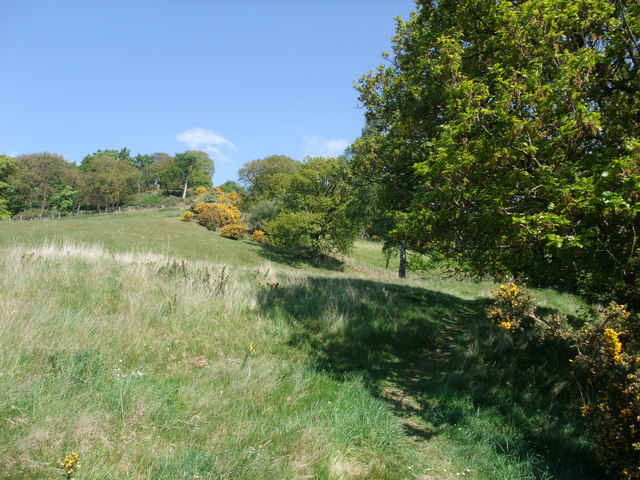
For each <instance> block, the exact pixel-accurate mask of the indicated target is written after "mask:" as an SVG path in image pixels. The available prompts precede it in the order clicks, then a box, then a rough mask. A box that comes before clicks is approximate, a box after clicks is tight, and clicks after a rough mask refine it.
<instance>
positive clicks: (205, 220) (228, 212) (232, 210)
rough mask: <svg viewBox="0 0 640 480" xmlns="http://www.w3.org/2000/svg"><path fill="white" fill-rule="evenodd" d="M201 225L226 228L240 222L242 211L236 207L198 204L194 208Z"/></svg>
mask: <svg viewBox="0 0 640 480" xmlns="http://www.w3.org/2000/svg"><path fill="white" fill-rule="evenodd" d="M193 211H194V213H195V214H196V215H197V217H198V223H199V224H200V225H204V226H209V225H210V224H214V225H215V226H218V227H224V226H225V225H230V224H232V223H238V222H239V221H240V210H239V209H238V207H236V206H234V205H226V204H222V203H207V202H198V203H196V204H195V206H194V207H193Z"/></svg>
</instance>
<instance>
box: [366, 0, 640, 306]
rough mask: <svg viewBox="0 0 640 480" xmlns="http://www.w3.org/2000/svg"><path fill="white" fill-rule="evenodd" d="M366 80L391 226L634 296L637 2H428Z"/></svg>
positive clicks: (369, 143) (371, 170)
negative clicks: (386, 61) (389, 53)
mask: <svg viewBox="0 0 640 480" xmlns="http://www.w3.org/2000/svg"><path fill="white" fill-rule="evenodd" d="M417 5H418V9H417V12H415V13H414V14H413V15H412V16H411V18H410V19H409V20H408V21H406V22H405V21H402V20H399V21H398V27H397V34H396V36H395V38H394V48H393V56H391V55H389V60H390V63H389V65H388V66H381V67H379V68H378V69H377V70H376V71H375V72H372V73H369V74H368V75H365V76H364V77H363V78H362V79H361V80H360V82H359V84H358V87H357V88H358V90H359V92H360V99H361V101H362V103H363V105H364V107H365V108H366V111H367V112H366V116H367V122H368V126H369V129H368V134H367V135H364V136H363V137H362V138H361V139H360V140H359V141H357V142H356V144H355V145H354V161H353V164H354V167H355V171H356V172H357V173H358V174H359V175H360V176H362V177H365V178H368V179H370V180H371V181H373V182H375V183H376V185H377V186H379V188H380V190H381V192H380V195H379V198H380V200H381V205H382V206H383V207H384V209H385V210H387V211H392V212H394V221H395V235H396V237H397V238H403V239H407V240H408V241H409V242H410V244H411V245H412V247H413V248H415V249H418V250H421V251H427V252H430V253H432V254H442V255H446V256H448V257H449V258H455V259H456V260H457V262H458V264H459V265H463V266H464V267H466V268H467V269H469V270H472V271H474V272H476V273H478V274H492V275H496V276H503V275H505V274H512V275H514V276H516V277H517V278H520V279H522V280H526V281H529V282H530V283H536V284H544V285H551V286H556V287H560V288H568V289H580V290H581V291H583V292H586V293H589V294H591V295H594V296H602V297H609V298H617V299H619V300H621V301H624V302H627V303H635V304H636V305H637V304H638V299H639V298H640V295H639V286H638V275H639V273H640V272H639V270H640V260H639V257H638V253H639V252H638V249H637V235H638V231H639V230H640V225H639V224H638V222H639V218H640V217H639V210H640V205H639V204H638V196H639V195H640V162H639V157H640V140H639V138H638V137H639V133H640V132H639V125H640V96H639V95H638V92H639V91H640V78H639V77H638V68H640V64H639V63H638V58H639V55H640V48H639V46H638V40H637V39H638V38H640V4H638V3H637V2H624V1H606V0H580V1H577V2H557V1H551V0H530V1H525V2H515V1H508V2H498V1H495V0H482V1H470V0H465V1H462V2H457V1H456V2H453V1H450V0H445V1H438V2H436V1H427V0H421V1H418V2H417Z"/></svg>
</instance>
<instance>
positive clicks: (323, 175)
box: [265, 157, 361, 255]
mask: <svg viewBox="0 0 640 480" xmlns="http://www.w3.org/2000/svg"><path fill="white" fill-rule="evenodd" d="M278 178H279V181H280V182H281V183H280V187H281V189H282V190H281V192H280V193H279V194H280V195H281V198H280V211H279V212H278V213H277V214H276V215H275V218H274V219H273V220H271V221H269V222H267V223H266V225H265V229H266V231H267V234H268V235H269V237H270V238H271V241H272V242H273V243H274V244H275V245H278V246H281V247H284V248H287V249H291V250H298V251H307V252H309V253H312V254H324V255H326V254H330V253H333V252H339V253H346V252H347V251H348V250H349V249H350V248H351V246H352V244H353V240H354V239H355V238H356V237H357V235H358V234H359V233H360V228H361V222H360V221H359V219H357V218H354V216H353V215H352V212H353V211H354V210H355V209H354V208H353V207H354V205H353V204H354V202H355V199H354V197H353V195H352V189H351V186H350V185H349V183H348V181H347V171H346V166H345V164H344V162H342V161H341V160H340V159H338V158H324V157H314V158H306V159H305V161H304V162H301V163H300V164H299V166H298V167H297V168H296V169H295V171H294V172H293V173H290V174H289V175H288V176H284V175H280V176H279V177H278Z"/></svg>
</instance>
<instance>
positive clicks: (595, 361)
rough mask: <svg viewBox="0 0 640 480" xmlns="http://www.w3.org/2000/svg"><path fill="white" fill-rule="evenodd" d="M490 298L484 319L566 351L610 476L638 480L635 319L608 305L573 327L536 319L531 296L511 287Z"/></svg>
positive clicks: (639, 332)
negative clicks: (487, 318)
mask: <svg viewBox="0 0 640 480" xmlns="http://www.w3.org/2000/svg"><path fill="white" fill-rule="evenodd" d="M493 296H494V304H493V305H492V306H490V307H489V308H488V309H487V316H488V317H489V319H490V320H491V321H492V322H493V323H494V324H496V325H497V326H499V327H500V328H501V329H503V330H504V331H506V332H508V333H509V334H510V335H513V337H514V340H516V341H518V342H523V343H534V342H542V343H545V344H547V345H549V346H552V347H553V348H554V349H555V351H556V352H560V351H561V350H565V351H566V352H567V353H568V356H569V358H567V359H566V360H568V362H570V364H571V366H572V370H573V375H574V378H575V379H576V380H578V382H579V385H578V387H579V389H580V391H581V392H583V405H582V406H581V408H580V414H581V416H582V417H583V418H584V419H585V420H586V421H587V422H588V424H589V425H590V426H591V427H592V429H593V431H594V433H595V435H596V436H597V438H598V440H599V442H598V443H599V445H598V450H599V456H600V459H601V460H602V461H603V463H604V465H605V466H606V468H607V470H608V473H609V474H610V475H611V477H610V478H621V479H625V480H640V327H639V325H640V321H639V320H640V319H639V318H638V316H637V315H635V314H634V313H632V312H630V311H628V310H627V309H626V307H625V306H624V305H618V304H617V303H611V304H610V305H609V306H608V307H607V308H603V309H601V310H600V311H599V312H597V314H596V315H595V316H594V318H586V319H583V321H582V325H581V326H579V327H574V326H573V325H572V324H571V323H570V322H569V321H568V319H567V318H566V317H565V316H562V315H548V316H547V317H540V316H538V315H537V313H536V304H535V299H534V297H533V295H531V293H529V292H528V291H527V290H525V289H523V288H520V287H518V286H516V285H515V284H511V285H501V286H500V289H499V290H498V291H496V292H493ZM550 375H551V372H550Z"/></svg>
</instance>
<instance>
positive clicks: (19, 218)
mask: <svg viewBox="0 0 640 480" xmlns="http://www.w3.org/2000/svg"><path fill="white" fill-rule="evenodd" d="M169 207H175V208H179V207H180V205H164V204H163V205H151V206H127V207H115V208H103V209H100V210H76V211H75V212H41V213H40V214H32V213H24V214H23V213H17V214H16V215H14V216H12V217H9V218H7V219H6V221H9V222H30V221H33V220H60V219H63V218H70V217H84V216H98V215H114V214H118V213H127V212H135V211H139V210H160V209H163V208H169Z"/></svg>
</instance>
